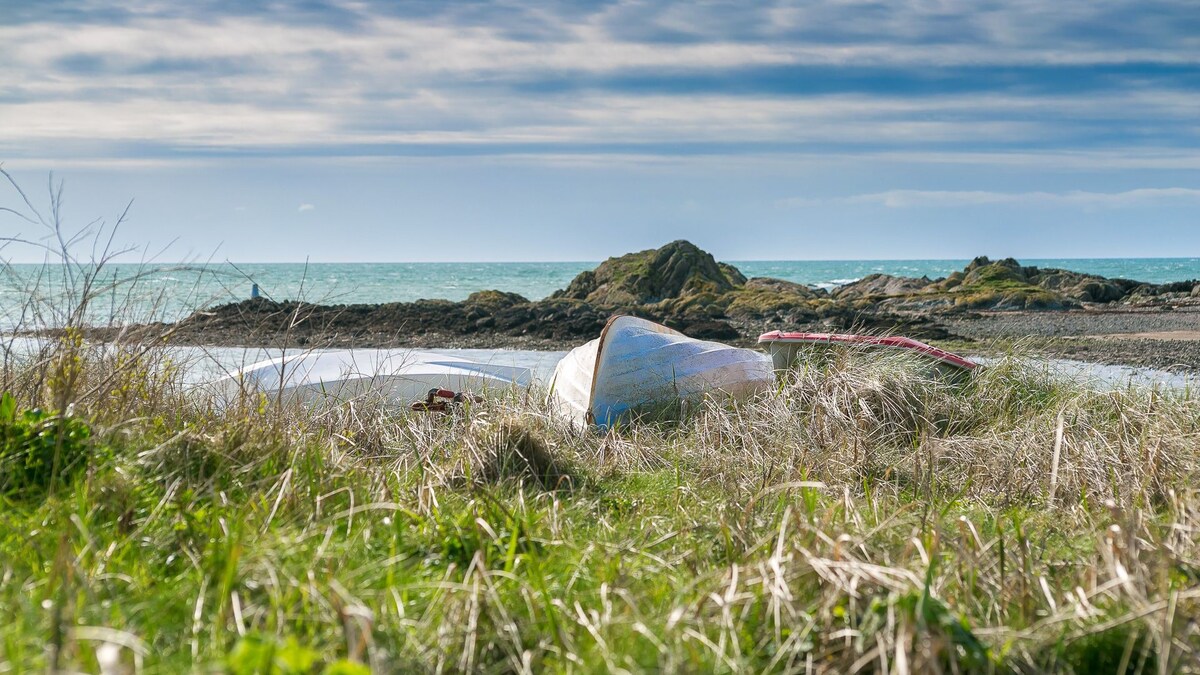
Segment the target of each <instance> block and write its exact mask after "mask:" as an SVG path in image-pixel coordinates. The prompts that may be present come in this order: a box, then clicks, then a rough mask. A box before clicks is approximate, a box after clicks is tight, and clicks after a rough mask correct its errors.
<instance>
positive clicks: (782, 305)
mask: <svg viewBox="0 0 1200 675" xmlns="http://www.w3.org/2000/svg"><path fill="white" fill-rule="evenodd" d="M826 297H827V294H826V293H825V292H824V291H816V290H813V289H811V288H809V287H807V286H804V285H802V284H797V283H793V282H791V281H784V280H782V279H771V278H767V277H755V278H754V279H750V280H749V281H747V282H746V283H745V285H743V286H742V287H741V288H738V289H735V290H733V291H730V292H729V293H726V294H725V296H724V297H723V298H722V303H723V304H724V306H725V313H726V314H728V315H729V316H731V317H735V318H738V319H765V320H782V321H788V322H792V323H802V322H804V321H805V320H811V319H813V318H815V317H816V311H815V310H816V308H817V307H818V306H819V305H821V304H822V301H823V300H824V299H825V298H826Z"/></svg>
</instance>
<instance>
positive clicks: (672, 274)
mask: <svg viewBox="0 0 1200 675" xmlns="http://www.w3.org/2000/svg"><path fill="white" fill-rule="evenodd" d="M745 283H746V277H745V276H743V275H742V273H741V272H739V271H738V270H737V268H735V267H733V266H731V265H726V264H724V263H719V262H717V261H716V259H715V258H713V256H712V254H711V253H708V252H706V251H703V250H701V249H700V248H699V247H697V246H696V245H695V244H693V243H691V242H688V241H684V240H679V241H673V242H671V243H669V244H667V245H666V246H663V247H662V248H657V249H649V250H646V251H639V252H637V253H629V254H626V255H623V256H620V257H618V258H609V259H608V260H605V261H604V262H602V263H600V266H599V267H597V268H596V269H595V270H592V271H589V272H582V273H581V274H579V275H578V276H576V277H575V278H574V279H573V280H572V281H571V283H570V285H568V286H567V287H566V288H565V289H563V290H561V291H558V292H556V293H555V294H554V295H553V296H552V297H554V298H569V299H574V300H585V301H587V302H589V303H591V304H594V305H600V306H605V307H628V306H636V305H652V304H656V303H660V302H662V301H664V300H672V299H677V298H683V297H687V296H693V295H701V294H710V295H712V296H714V297H715V296H717V295H720V294H723V293H727V292H729V291H731V290H733V289H735V288H738V287H740V286H742V285H744V284H745Z"/></svg>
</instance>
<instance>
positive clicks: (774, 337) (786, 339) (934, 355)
mask: <svg viewBox="0 0 1200 675" xmlns="http://www.w3.org/2000/svg"><path fill="white" fill-rule="evenodd" d="M758 343H759V344H762V345H766V348H767V353H768V354H770V355H771V360H772V362H773V363H774V366H775V369H776V370H779V371H783V370H787V369H788V368H790V367H791V366H793V365H795V363H796V361H797V360H798V359H799V358H800V356H801V354H803V353H804V351H805V350H812V349H814V348H816V349H819V348H822V347H830V346H834V345H842V346H849V347H863V348H879V349H896V350H901V351H904V352H905V353H910V354H917V355H919V356H920V357H922V358H925V359H928V360H929V363H930V365H932V366H933V367H934V369H935V370H936V371H938V372H940V373H943V374H948V375H961V374H963V373H969V372H971V371H972V370H974V369H975V368H977V367H978V364H976V363H975V362H974V361H971V360H970V359H966V358H963V357H961V356H959V355H958V354H954V353H952V352H948V351H946V350H944V349H939V348H937V347H934V346H933V345H927V344H925V343H924V342H919V341H917V340H913V339H912V338H906V337H901V336H898V335H852V334H846V333H785V332H782V331H777V330H776V331H771V332H770V333H763V334H762V335H760V336H759V337H758Z"/></svg>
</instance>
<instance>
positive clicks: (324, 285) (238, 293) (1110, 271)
mask: <svg viewBox="0 0 1200 675" xmlns="http://www.w3.org/2000/svg"><path fill="white" fill-rule="evenodd" d="M729 262H730V263H732V264H733V265H735V266H737V267H738V268H739V269H740V270H742V272H743V273H744V274H745V275H746V276H747V277H756V276H768V277H777V278H780V279H787V280H788V281H795V282H797V283H802V284H809V285H812V286H819V287H823V288H832V287H834V286H837V285H840V284H845V283H849V282H851V281H854V280H855V279H859V278H862V277H864V276H866V275H868V274H872V273H876V272H879V273H884V274H895V275H903V276H917V277H919V276H923V275H924V276H929V277H931V278H936V277H942V276H946V275H947V274H950V273H951V272H953V271H955V270H960V269H962V268H963V267H964V266H965V265H966V264H967V263H968V262H969V261H968V260H965V259H964V260H746V261H729ZM1021 262H1022V264H1025V265H1037V266H1039V267H1059V268H1065V269H1069V270H1075V271H1079V272H1090V273H1094V274H1100V275H1103V276H1106V277H1124V278H1127V279H1137V280H1139V281H1146V282H1152V283H1163V282H1167V281H1181V280H1185V279H1198V278H1200V258H1095V259H1089V258H1074V259H1026V260H1022V261H1021ZM597 264H598V262H596V261H583V262H552V263H534V262H531V263H519V262H517V263H512V262H507V263H310V264H305V263H271V264H254V263H246V264H243V263H238V264H236V265H235V264H232V263H209V264H205V265H171V264H150V265H131V264H117V265H111V266H108V267H106V268H104V269H103V270H102V272H101V273H100V274H99V278H98V279H97V280H96V286H95V288H94V289H93V290H92V296H93V300H92V303H91V308H90V311H89V316H90V320H91V321H93V322H96V323H106V322H108V321H109V320H111V319H112V317H114V316H115V317H120V318H121V319H123V320H125V321H129V320H139V321H140V320H145V319H147V318H150V317H154V318H159V319H162V320H173V319H175V318H178V317H180V316H184V315H186V314H187V313H190V312H191V311H194V310H196V309H200V308H204V307H211V306H214V305H218V304H223V303H227V302H232V301H237V300H242V299H245V298H248V297H250V293H251V287H252V285H253V284H258V286H259V289H260V291H261V292H262V294H263V295H265V296H267V297H270V298H273V299H275V300H290V299H297V298H300V299H304V300H306V301H309V302H319V303H326V304H341V303H381V302H409V301H412V300H417V299H420V298H444V299H447V300H462V299H464V298H466V297H467V296H468V295H470V294H471V293H473V292H475V291H479V290H486V289H500V290H504V291H511V292H515V293H519V294H521V295H523V296H525V297H527V298H529V299H539V298H543V297H545V296H547V295H549V294H551V293H553V292H554V291H555V290H557V289H560V288H564V287H565V286H566V285H567V284H568V283H569V282H570V281H571V279H572V278H573V277H574V276H575V275H576V274H578V273H579V272H582V271H584V270H589V269H592V268H594V267H595V266H596V265H597ZM0 274H2V275H3V276H2V277H0V328H3V327H6V326H7V327H11V326H14V325H18V324H28V323H30V321H31V320H32V319H33V318H34V317H33V316H32V315H31V314H30V312H31V311H32V310H33V309H35V307H32V306H31V305H30V303H29V300H30V298H31V296H35V295H36V296H37V297H38V298H39V299H42V300H51V299H53V298H54V297H56V296H59V295H61V294H62V293H63V290H62V289H63V288H64V287H65V286H70V284H64V283H63V279H62V271H61V268H53V267H49V268H48V267H44V266H42V265H9V266H7V267H5V268H0ZM78 285H79V284H75V286H76V287H77V286H78ZM35 304H37V305H40V308H41V310H42V311H44V310H45V308H47V307H52V306H54V305H56V304H57V305H58V306H60V307H61V306H65V305H69V304H70V303H54V302H41V303H35ZM38 323H41V324H42V325H44V324H46V323H54V317H53V316H41V317H40V318H39V319H38Z"/></svg>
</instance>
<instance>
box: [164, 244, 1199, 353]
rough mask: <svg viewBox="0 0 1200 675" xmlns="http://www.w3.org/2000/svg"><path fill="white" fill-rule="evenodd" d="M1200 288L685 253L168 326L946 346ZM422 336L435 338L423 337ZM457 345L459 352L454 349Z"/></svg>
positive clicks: (287, 334) (192, 334)
mask: <svg viewBox="0 0 1200 675" xmlns="http://www.w3.org/2000/svg"><path fill="white" fill-rule="evenodd" d="M1195 298H1200V282H1196V281H1189V282H1179V283H1174V284H1160V285H1154V284H1144V283H1139V282H1136V281H1129V280H1126V279H1106V278H1104V277H1100V276H1096V275H1091V274H1081V273H1078V272H1071V271H1068V270H1061V269H1039V268H1037V267H1031V266H1023V265H1021V264H1020V263H1019V262H1017V261H1016V260H1013V259H1011V258H1006V259H1003V260H996V261H993V260H991V259H989V258H986V257H980V258H976V259H975V260H973V261H971V263H970V264H969V265H967V266H966V267H965V268H964V269H963V270H961V271H958V272H954V273H953V274H951V275H949V276H947V277H946V278H944V279H933V280H931V279H928V278H926V277H922V278H911V277H898V276H889V275H884V274H872V275H870V276H867V277H865V278H863V279H861V280H859V281H856V282H854V283H852V284H848V285H846V286H843V287H841V288H838V289H836V290H834V291H833V292H832V293H828V292H826V291H823V290H820V289H814V288H810V287H808V286H804V285H802V284H797V283H793V282H790V281H784V280H780V279H768V278H755V279H749V280H747V279H746V277H745V276H744V275H742V273H741V272H740V271H738V270H737V269H736V268H734V267H732V266H730V265H727V264H724V263H720V262H717V261H716V259H714V258H713V256H712V255H710V254H709V253H707V252H705V251H703V250H701V249H700V248H698V247H696V246H695V245H694V244H691V243H689V242H686V241H675V242H671V243H670V244H667V245H666V246H663V247H662V248H658V249H652V250H647V251H640V252H638V253H631V254H628V255H624V256H620V257H617V258H610V259H608V260H606V261H604V262H603V263H601V264H600V265H599V266H598V267H597V268H596V269H594V270H590V271H587V272H583V273H581V274H579V275H578V276H577V277H575V279H573V280H572V281H571V283H570V284H569V285H568V286H567V288H565V289H563V290H561V291H558V292H556V293H554V294H553V295H552V296H550V297H549V298H546V299H544V300H539V301H530V300H528V299H527V298H524V297H522V296H520V295H517V294H515V293H505V292H503V291H497V290H492V291H480V292H478V293H473V294H472V295H471V296H470V297H468V298H467V299H466V300H464V301H462V302H450V301H447V300H419V301H417V302H410V303H389V304H381V305H333V306H329V305H308V304H302V303H295V302H285V303H276V302H272V301H270V300H266V299H256V300H247V301H244V302H240V303H235V304H231V305H225V306H223V307H217V308H215V309H213V310H210V311H205V312H197V313H196V314H194V315H193V316H192V317H189V318H188V319H187V320H185V321H183V322H181V323H180V324H177V325H176V326H174V327H173V331H174V332H175V334H176V335H177V336H179V337H181V338H182V339H184V340H189V339H190V340H192V341H195V342H201V343H205V342H212V341H217V342H223V343H226V344H234V343H241V344H253V343H256V342H275V343H276V344H278V343H280V341H281V340H282V341H283V342H285V343H289V344H298V345H308V344H313V345H316V344H322V343H323V344H329V345H346V346H351V345H353V346H364V347H367V346H381V347H382V346H394V345H397V344H414V343H419V344H426V345H438V344H446V342H447V340H446V338H447V337H448V336H449V337H452V338H455V339H460V338H461V340H462V341H465V342H467V343H469V344H473V345H489V344H490V345H500V344H508V345H511V344H528V345H537V346H540V347H546V346H550V345H554V346H556V347H557V346H569V345H573V344H578V343H579V342H581V341H582V340H586V339H591V338H593V337H596V336H597V335H598V334H599V333H600V330H601V329H602V328H603V327H604V324H605V322H606V321H607V320H608V318H609V317H610V316H612V315H613V314H633V315H635V316H641V317H644V318H647V319H652V320H654V321H658V322H661V323H664V324H666V325H668V326H670V327H672V328H675V329H677V330H681V331H683V332H684V333H686V334H688V335H691V336H693V337H698V338H706V339H716V340H730V341H733V340H743V341H749V340H752V339H754V338H755V337H756V336H757V335H758V333H760V332H762V331H764V330H770V329H775V328H783V329H790V330H820V331H858V330H872V331H896V332H901V333H904V334H906V335H911V336H913V337H918V338H922V339H936V338H945V337H949V334H948V333H947V332H946V330H945V329H944V328H943V327H942V326H941V325H940V324H939V321H940V320H943V319H944V318H945V317H948V316H951V315H955V314H961V313H963V312H964V311H968V310H997V311H1003V310H1040V309H1073V308H1078V307H1081V306H1082V305H1084V304H1089V305H1090V304H1099V305H1114V304H1119V305H1154V304H1170V303H1188V302H1190V303H1195V302H1196V300H1195ZM421 336H431V337H429V338H428V339H424V340H423V339H422V337H421ZM459 344H461V342H459Z"/></svg>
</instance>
